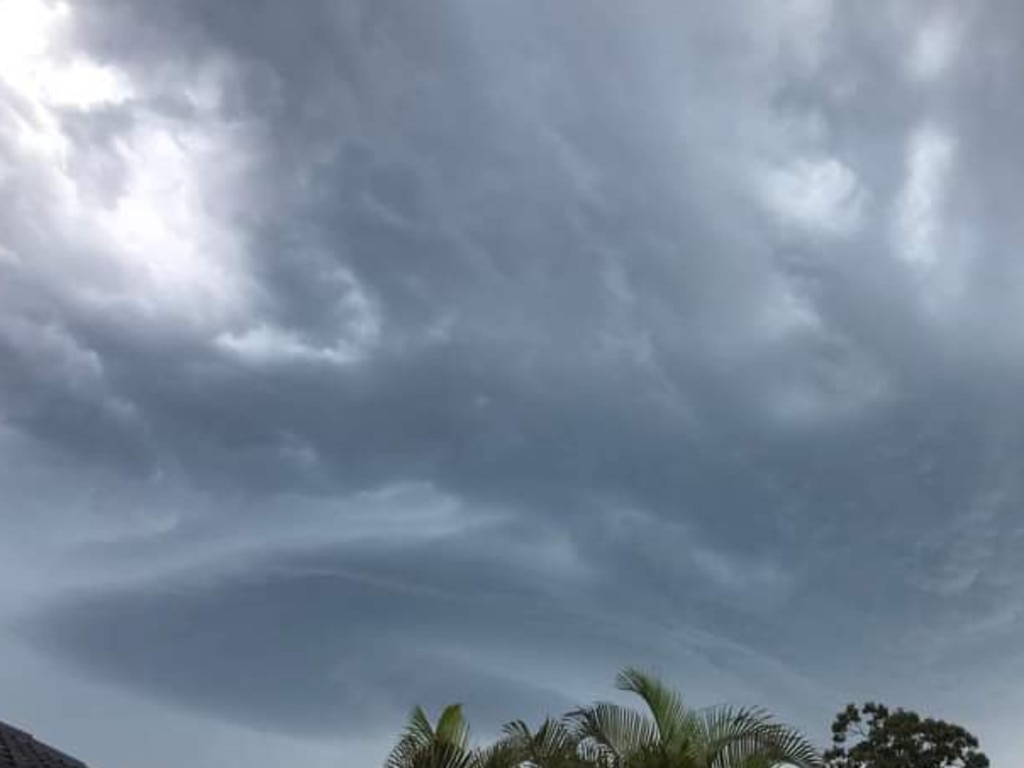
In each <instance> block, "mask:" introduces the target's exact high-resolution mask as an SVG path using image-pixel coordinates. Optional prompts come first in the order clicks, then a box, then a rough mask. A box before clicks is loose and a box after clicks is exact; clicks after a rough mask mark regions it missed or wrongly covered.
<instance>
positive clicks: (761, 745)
mask: <svg viewBox="0 0 1024 768" xmlns="http://www.w3.org/2000/svg"><path fill="white" fill-rule="evenodd" d="M702 720H703V722H702V727H703V731H704V738H703V741H704V744H705V760H704V761H705V764H706V765H707V766H708V768H762V766H763V768H773V767H774V766H786V765H793V766H799V768H818V766H820V765H821V755H820V753H819V752H818V750H817V749H816V748H815V747H814V746H813V745H812V744H811V743H810V742H809V741H807V739H805V738H804V737H803V735H802V734H800V733H799V732H798V731H796V730H794V729H792V728H790V727H788V726H786V725H783V724H781V723H779V722H777V721H775V720H774V719H773V718H772V717H771V716H770V715H769V714H768V713H767V712H765V711H764V710H762V709H757V708H740V709H737V708H733V707H713V708H709V709H707V710H703V712H702Z"/></svg>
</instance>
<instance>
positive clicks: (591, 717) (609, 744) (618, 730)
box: [569, 703, 660, 765]
mask: <svg viewBox="0 0 1024 768" xmlns="http://www.w3.org/2000/svg"><path fill="white" fill-rule="evenodd" d="M569 722H570V723H571V727H572V730H573V732H574V733H575V736H576V738H577V739H578V740H579V741H580V743H581V746H582V749H583V754H586V755H589V756H590V757H592V758H593V759H596V760H598V761H599V762H601V763H609V764H612V765H624V764H625V763H626V761H627V760H629V758H630V757H631V756H632V755H635V754H639V753H641V752H644V751H646V750H649V749H651V748H652V747H654V746H656V745H657V744H658V743H659V741H660V740H659V735H658V728H657V726H656V725H655V724H654V722H652V721H651V720H650V719H649V718H648V717H646V716H644V715H642V714H640V713H639V712H637V711H635V710H632V709H629V708H628V707H620V706H618V705H617V704H607V703H601V704H594V705H592V706H589V707H583V708H581V709H577V710H575V711H574V712H572V713H570V714H569Z"/></svg>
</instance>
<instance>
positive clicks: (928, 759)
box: [825, 702, 989, 768]
mask: <svg viewBox="0 0 1024 768" xmlns="http://www.w3.org/2000/svg"><path fill="white" fill-rule="evenodd" d="M832 743H833V746H832V749H830V750H828V751H827V752H826V753H825V760H826V765H827V766H828V768H988V765H989V761H988V758H987V757H986V756H985V754H984V753H983V752H981V751H980V750H979V748H978V739H977V738H975V737H974V736H973V735H972V734H971V733H969V732H968V731H967V730H965V729H964V728H962V727H961V726H959V725H955V724H953V723H947V722H945V721H943V720H934V719H932V718H922V717H921V716H920V715H918V714H917V713H916V712H910V711H907V710H904V709H896V710H889V708H888V707H885V706H883V705H881V704H875V703H871V702H869V703H867V704H865V705H864V706H863V707H862V708H860V709H858V708H857V707H856V706H855V705H853V704H849V705H848V706H847V707H846V709H844V710H843V711H842V712H840V713H839V714H838V715H836V719H835V721H834V722H833V723H832Z"/></svg>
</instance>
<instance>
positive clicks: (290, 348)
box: [215, 270, 381, 365]
mask: <svg viewBox="0 0 1024 768" xmlns="http://www.w3.org/2000/svg"><path fill="white" fill-rule="evenodd" d="M332 277H333V278H334V279H333V282H334V284H335V286H336V288H337V290H338V293H339V295H338V297H337V299H336V307H335V309H336V313H337V314H338V315H340V316H341V319H340V321H339V323H338V326H339V327H338V329H337V331H336V332H335V333H334V334H333V336H332V337H331V338H330V339H329V341H327V342H326V343H317V342H315V341H313V340H311V339H310V338H309V337H308V336H307V335H306V334H302V333H299V332H298V331H294V330H290V329H287V328H282V327H279V326H277V325H273V324H270V323H265V322H263V323H259V324H257V325H254V326H252V327H249V328H246V329H245V330H242V331H238V332H224V333H221V334H219V335H218V336H217V337H216V339H215V344H216V346H217V347H219V348H220V349H221V350H223V351H225V352H227V353H229V354H231V355H233V356H235V357H237V358H239V359H240V360H242V361H244V362H246V363H250V364H253V365H271V364H282V363H293V362H307V363H325V364H329V365H350V364H352V363H358V362H360V361H362V360H364V359H365V358H366V357H367V355H369V354H370V353H371V352H372V350H373V348H374V347H375V346H376V344H377V342H378V341H379V340H380V335H381V317H380V312H379V310H378V309H377V307H376V306H375V305H374V303H373V301H371V299H370V297H369V296H368V295H367V294H366V291H365V290H364V289H363V288H362V286H361V285H360V284H359V282H358V281H357V280H356V279H355V277H354V276H353V275H352V274H351V273H349V272H347V271H343V270H337V271H336V272H335V273H334V274H333V275H332Z"/></svg>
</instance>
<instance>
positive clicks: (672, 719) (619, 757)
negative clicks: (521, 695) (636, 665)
mask: <svg viewBox="0 0 1024 768" xmlns="http://www.w3.org/2000/svg"><path fill="white" fill-rule="evenodd" d="M616 686H617V687H618V688H619V689H620V690H623V691H628V692H630V693H634V694H636V695H637V696H639V697H640V699H641V700H642V701H643V703H644V705H645V708H646V712H639V711H636V710H633V709H630V708H628V707H622V706H618V705H616V704H608V703H602V704H595V705H593V706H590V707H584V708H582V709H579V710H577V711H575V712H573V713H571V714H570V715H569V719H570V721H571V722H572V723H573V725H574V728H575V731H576V734H577V737H578V738H579V740H580V746H579V749H580V754H582V755H583V756H585V757H586V758H587V759H588V760H589V761H590V762H591V763H592V764H595V765H598V766H601V768H774V767H775V766H790V765H791V766H798V768H817V767H818V766H820V765H821V756H820V753H819V752H818V750H816V749H815V748H814V747H813V746H812V745H811V744H810V743H809V742H808V741H807V740H805V739H804V737H803V736H801V735H800V734H799V733H797V732H796V731H794V730H792V729H791V728H789V727H787V726H785V725H782V724H780V723H778V722H776V721H775V720H773V719H772V718H771V717H770V716H769V715H767V714H766V713H765V712H764V711H762V710H759V709H735V708H732V707H712V708H708V709H690V708H689V707H687V706H685V705H684V704H683V701H682V699H681V697H680V696H679V694H678V693H677V692H676V691H674V690H672V689H670V688H668V687H666V686H665V685H663V684H662V683H661V682H660V681H658V680H657V679H655V678H654V677H651V676H649V675H646V674H644V673H643V672H641V671H639V670H636V669H626V670H624V671H623V672H622V673H620V674H619V676H618V678H617V680H616Z"/></svg>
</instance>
